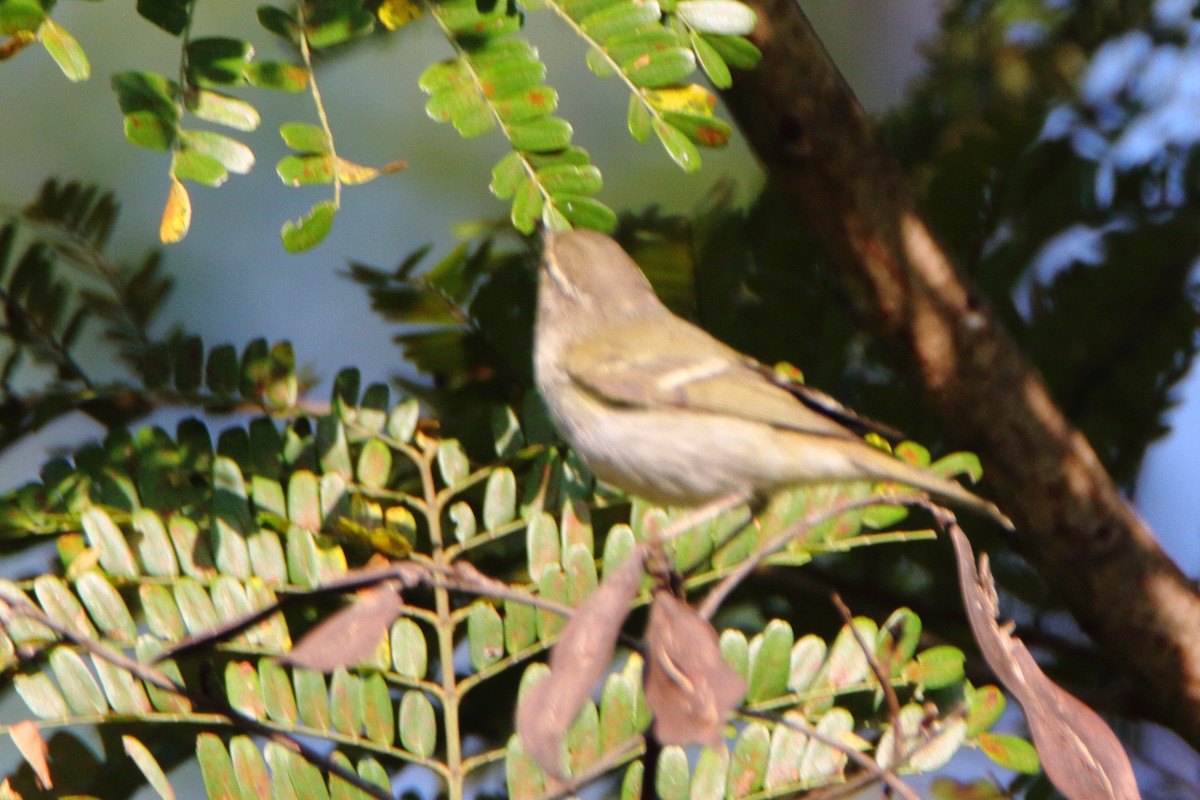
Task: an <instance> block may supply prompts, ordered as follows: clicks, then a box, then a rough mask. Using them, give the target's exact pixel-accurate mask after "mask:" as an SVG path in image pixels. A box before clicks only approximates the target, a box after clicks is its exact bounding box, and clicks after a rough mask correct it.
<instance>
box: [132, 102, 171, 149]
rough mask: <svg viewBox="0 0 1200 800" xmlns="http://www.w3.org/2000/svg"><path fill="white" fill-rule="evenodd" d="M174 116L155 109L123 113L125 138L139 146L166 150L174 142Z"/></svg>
mask: <svg viewBox="0 0 1200 800" xmlns="http://www.w3.org/2000/svg"><path fill="white" fill-rule="evenodd" d="M175 133H176V128H175V117H174V115H167V116H164V115H162V114H160V113H159V112H157V111H148V110H147V111H134V112H131V113H129V114H126V115H125V138H126V139H128V140H129V141H131V142H133V143H134V144H136V145H138V146H139V147H145V148H148V149H150V150H159V151H163V152H165V151H167V150H170V149H171V145H172V144H173V143H174V142H175Z"/></svg>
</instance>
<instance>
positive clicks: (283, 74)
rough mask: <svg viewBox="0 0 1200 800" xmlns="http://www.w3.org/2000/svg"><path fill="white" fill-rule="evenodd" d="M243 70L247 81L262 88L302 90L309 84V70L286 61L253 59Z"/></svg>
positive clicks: (286, 90)
mask: <svg viewBox="0 0 1200 800" xmlns="http://www.w3.org/2000/svg"><path fill="white" fill-rule="evenodd" d="M243 72H245V74H246V81H247V82H248V83H249V84H250V85H251V86H257V87H258V88H260V89H276V90H278V91H281V92H302V91H304V89H305V87H306V86H308V70H306V69H304V67H298V66H296V65H295V64H289V63H287V62H286V61H251V62H250V63H249V64H247V65H246V66H245V67H244V68H243Z"/></svg>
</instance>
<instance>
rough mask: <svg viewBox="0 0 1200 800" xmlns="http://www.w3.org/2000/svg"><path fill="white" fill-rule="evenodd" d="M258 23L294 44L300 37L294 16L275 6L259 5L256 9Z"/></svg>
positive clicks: (298, 24) (298, 25)
mask: <svg viewBox="0 0 1200 800" xmlns="http://www.w3.org/2000/svg"><path fill="white" fill-rule="evenodd" d="M255 13H256V15H257V16H258V24H259V25H261V26H263V28H264V29H265V30H268V31H270V32H271V33H273V34H275V35H276V36H278V37H279V38H281V39H284V40H286V41H288V42H291V43H292V44H296V43H297V42H298V41H299V38H300V23H299V22H298V21H297V20H296V18H295V17H294V16H292V15H291V14H289V13H288V12H286V11H284V10H283V9H282V8H277V7H276V6H259V7H258V8H257V9H256V12H255Z"/></svg>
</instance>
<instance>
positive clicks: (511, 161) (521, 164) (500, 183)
mask: <svg viewBox="0 0 1200 800" xmlns="http://www.w3.org/2000/svg"><path fill="white" fill-rule="evenodd" d="M525 177H526V173H525V161H524V160H523V159H522V158H521V154H520V153H518V152H516V151H513V152H511V153H509V154H507V155H506V156H504V158H502V159H500V160H499V161H497V162H496V166H494V167H492V182H491V184H490V185H489V187H488V188H490V189H491V190H492V194H494V195H496V197H498V198H500V199H501V200H507V199H509V198H510V197H512V196H513V194H514V193H515V192H516V191H517V187H518V186H519V185H520V184H521V180H522V179H524V178H525Z"/></svg>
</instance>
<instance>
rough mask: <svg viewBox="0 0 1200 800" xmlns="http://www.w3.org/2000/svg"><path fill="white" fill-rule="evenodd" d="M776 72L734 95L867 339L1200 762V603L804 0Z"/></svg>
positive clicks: (777, 2) (766, 15)
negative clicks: (864, 103)
mask: <svg viewBox="0 0 1200 800" xmlns="http://www.w3.org/2000/svg"><path fill="white" fill-rule="evenodd" d="M751 5H753V6H755V8H756V9H757V10H758V13H759V18H760V23H759V29H758V30H757V31H756V32H755V35H754V39H755V42H756V44H758V45H759V47H760V48H761V49H762V50H763V54H764V58H763V63H762V65H761V66H760V67H759V69H758V70H756V71H755V72H753V73H749V74H745V75H740V76H739V80H738V84H737V87H736V88H735V89H734V90H733V91H731V92H729V93H728V94H727V96H726V102H727V103H728V104H729V107H730V109H731V110H732V112H733V114H734V116H735V117H736V118H737V120H738V122H739V124H740V125H741V127H742V130H743V131H744V132H745V133H746V135H747V136H748V138H749V139H750V142H751V144H752V145H753V147H754V148H755V149H756V151H757V153H758V155H759V157H760V158H761V159H762V160H763V161H764V162H765V164H766V166H767V169H768V170H769V172H770V174H771V176H772V180H773V181H774V182H776V183H777V184H778V186H780V187H781V188H782V189H783V191H784V192H785V193H786V194H787V196H788V197H789V198H790V200H791V201H792V202H794V203H795V207H796V211H797V214H798V215H799V216H800V217H802V218H803V219H805V220H807V221H808V224H809V225H810V226H811V229H812V231H813V233H814V235H815V236H817V237H818V238H819V240H820V241H821V242H822V244H823V246H824V248H825V251H826V254H827V256H828V257H829V259H830V260H831V262H832V263H833V266H834V268H835V270H836V272H837V274H838V275H839V276H840V278H841V280H842V285H843V287H844V289H845V292H846V295H847V297H848V299H849V302H850V305H851V308H852V312H853V314H854V315H855V316H856V318H857V319H858V322H859V323H860V325H861V326H862V327H863V328H865V329H868V330H870V331H871V332H872V333H873V334H874V335H875V336H876V337H878V338H879V339H880V341H882V342H885V343H886V344H887V345H888V346H889V347H890V349H891V351H892V353H894V354H895V356H896V361H897V364H898V366H899V367H900V368H901V369H903V370H904V371H905V373H906V374H907V375H908V376H909V377H910V378H911V380H912V382H913V384H914V385H916V386H919V387H920V389H921V390H922V391H923V393H924V397H925V399H926V401H927V403H928V405H929V407H930V409H931V410H932V411H933V412H934V413H935V414H937V416H938V418H939V420H940V421H941V422H942V423H943V424H944V426H945V430H946V433H947V434H948V435H949V436H950V437H951V438H953V439H955V440H957V441H958V442H959V443H960V444H962V445H964V446H966V447H970V448H971V449H973V450H975V451H976V452H977V453H978V454H979V455H980V457H981V459H982V460H983V463H984V466H985V470H986V473H987V481H988V485H989V487H990V488H991V489H992V490H993V491H994V493H995V495H996V496H997V498H998V499H999V500H1000V505H1001V507H1002V508H1003V509H1004V510H1005V511H1006V512H1007V513H1009V514H1010V515H1011V516H1012V517H1013V518H1014V520H1016V522H1017V525H1018V530H1019V537H1020V544H1021V546H1022V548H1023V550H1024V552H1025V554H1026V555H1027V556H1028V557H1029V558H1030V560H1031V561H1032V562H1033V563H1034V564H1035V565H1036V566H1037V568H1038V570H1039V571H1040V572H1041V574H1042V575H1043V576H1044V577H1045V578H1046V580H1047V582H1048V583H1050V585H1051V586H1053V587H1054V588H1055V589H1056V590H1057V591H1058V592H1059V593H1060V595H1061V596H1062V598H1063V599H1064V600H1065V602H1066V603H1067V604H1068V606H1069V607H1070V608H1071V610H1072V611H1073V613H1074V614H1075V616H1076V617H1077V618H1078V619H1079V620H1080V622H1081V623H1082V624H1083V625H1084V627H1085V628H1086V629H1087V630H1088V631H1089V633H1091V634H1092V636H1094V637H1095V639H1096V641H1097V643H1098V644H1099V646H1100V648H1101V649H1102V650H1103V651H1105V652H1107V653H1109V654H1111V656H1112V657H1113V659H1114V661H1115V662H1116V663H1117V665H1118V666H1119V667H1120V668H1121V669H1122V670H1123V671H1124V672H1125V673H1126V674H1127V675H1128V676H1129V677H1130V678H1132V679H1133V680H1135V681H1136V682H1137V684H1138V686H1139V687H1140V690H1141V692H1140V693H1141V694H1142V696H1143V697H1145V698H1146V699H1147V702H1148V705H1149V707H1150V711H1151V713H1152V714H1153V715H1154V716H1155V717H1156V718H1157V719H1158V720H1160V721H1161V722H1163V723H1165V724H1167V725H1169V726H1170V727H1172V728H1173V729H1174V730H1175V731H1177V732H1178V733H1179V734H1180V735H1182V736H1183V737H1184V738H1186V739H1187V740H1188V741H1189V742H1190V743H1191V744H1192V746H1193V747H1197V748H1198V749H1200V597H1198V596H1197V593H1196V589H1195V587H1194V586H1193V584H1192V583H1191V582H1190V581H1189V580H1188V579H1187V578H1186V577H1185V576H1184V575H1183V573H1182V572H1181V571H1180V570H1179V569H1178V567H1176V566H1175V564H1174V563H1172V562H1171V560H1170V559H1169V558H1167V556H1166V555H1165V554H1164V553H1163V551H1162V549H1161V548H1160V547H1159V546H1158V544H1157V542H1156V541H1155V538H1154V535H1153V533H1152V532H1151V531H1150V530H1149V529H1148V528H1147V526H1146V525H1145V523H1143V522H1142V521H1141V520H1140V519H1139V518H1138V517H1137V515H1136V514H1135V513H1134V511H1133V510H1132V509H1131V508H1130V507H1129V506H1128V504H1127V503H1126V502H1125V501H1124V499H1123V498H1122V497H1121V495H1120V494H1119V492H1118V491H1117V489H1116V487H1115V485H1114V484H1113V482H1112V480H1111V479H1110V477H1109V476H1108V474H1107V473H1106V472H1105V471H1104V468H1103V467H1102V466H1101V465H1100V463H1099V461H1098V460H1097V458H1096V455H1095V453H1094V452H1093V451H1092V449H1091V447H1090V446H1089V444H1088V442H1087V441H1086V440H1085V439H1084V437H1083V436H1082V434H1080V433H1079V432H1078V431H1077V430H1075V429H1074V428H1073V427H1072V426H1071V425H1070V424H1069V423H1068V421H1067V420H1066V418H1065V417H1064V416H1063V414H1062V412H1061V411H1060V410H1059V409H1058V408H1057V406H1056V405H1055V403H1054V401H1053V400H1052V399H1051V397H1050V395H1049V393H1048V392H1047V389H1046V386H1045V383H1044V381H1043V380H1042V377H1041V376H1040V374H1039V373H1038V372H1037V370H1036V369H1035V368H1034V367H1033V365H1032V364H1031V363H1030V361H1029V359H1028V358H1027V357H1026V356H1025V354H1024V353H1023V352H1022V351H1021V349H1020V348H1019V347H1018V346H1017V345H1016V343H1015V342H1014V340H1013V339H1012V337H1011V336H1010V335H1009V334H1008V333H1007V332H1006V331H1005V330H1003V329H1002V328H1001V327H1000V326H999V324H998V322H997V321H996V319H995V318H994V317H993V315H992V313H991V312H990V310H989V309H988V308H987V306H986V305H985V304H983V303H982V302H981V301H980V299H979V298H978V297H977V296H976V294H975V293H974V291H973V290H972V289H971V287H969V286H968V285H967V284H966V283H965V282H964V280H963V278H962V277H961V276H960V275H959V274H958V272H957V271H956V269H955V266H954V265H953V264H952V263H951V262H950V259H949V257H948V256H947V254H946V252H945V251H944V250H943V249H942V248H941V247H940V246H939V244H938V242H937V241H936V240H935V238H934V237H933V235H932V234H931V232H930V231H929V229H928V227H927V226H926V224H925V222H924V221H923V220H922V217H921V215H920V213H919V212H918V210H917V207H916V202H915V199H914V197H913V195H912V193H911V191H910V190H909V188H908V186H907V184H906V182H905V179H904V176H903V175H902V173H901V171H900V169H899V167H898V166H897V164H896V163H895V162H894V160H893V159H892V158H891V157H890V156H889V155H888V154H887V153H886V152H885V151H884V150H883V148H882V147H881V145H880V144H879V142H878V141H877V139H876V138H875V135H874V132H873V130H872V127H871V124H870V122H869V120H868V119H867V117H866V115H865V114H864V112H863V110H862V109H861V107H860V106H859V104H858V102H857V100H856V99H855V98H854V95H853V93H852V92H851V91H850V90H849V88H848V87H847V86H846V84H845V82H844V81H843V79H842V77H841V75H840V74H838V72H837V69H836V67H834V65H833V63H832V61H831V60H830V58H829V56H828V55H827V54H826V52H825V50H824V48H823V47H822V46H821V43H820V41H819V40H818V38H817V36H816V34H815V33H814V32H813V30H812V28H811V26H810V25H809V23H808V21H807V20H806V19H805V18H804V15H803V13H802V12H801V11H800V9H799V7H798V6H797V5H796V3H795V0H751Z"/></svg>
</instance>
